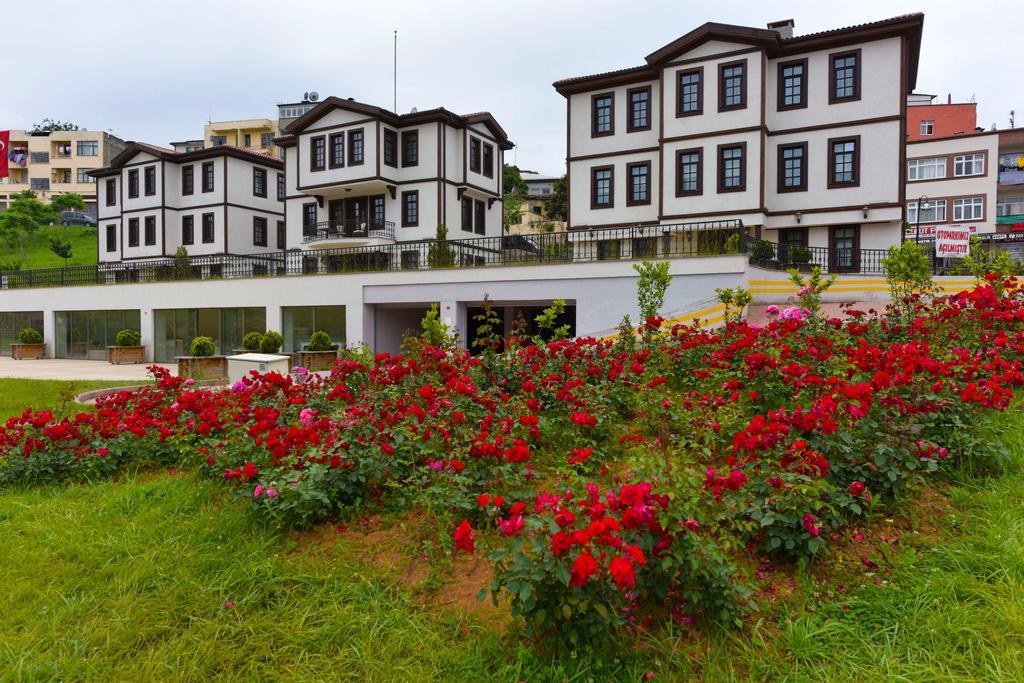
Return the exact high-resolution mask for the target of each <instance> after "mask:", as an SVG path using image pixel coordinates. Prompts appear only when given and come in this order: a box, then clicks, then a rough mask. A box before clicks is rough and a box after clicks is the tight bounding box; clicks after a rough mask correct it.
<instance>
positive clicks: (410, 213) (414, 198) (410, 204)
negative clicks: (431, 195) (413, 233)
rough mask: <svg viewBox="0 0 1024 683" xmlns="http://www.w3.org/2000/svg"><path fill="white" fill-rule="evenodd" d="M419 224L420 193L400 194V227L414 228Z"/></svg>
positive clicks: (416, 191)
mask: <svg viewBox="0 0 1024 683" xmlns="http://www.w3.org/2000/svg"><path fill="white" fill-rule="evenodd" d="M419 224H420V193H419V191H418V190H412V191H410V192H403V193H402V227H403V228H414V227H416V226H417V225H419Z"/></svg>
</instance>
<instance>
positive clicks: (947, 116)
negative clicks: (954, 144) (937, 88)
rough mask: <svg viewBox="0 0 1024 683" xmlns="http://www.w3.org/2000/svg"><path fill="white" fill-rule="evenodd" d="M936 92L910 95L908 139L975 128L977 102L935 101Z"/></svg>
mask: <svg viewBox="0 0 1024 683" xmlns="http://www.w3.org/2000/svg"><path fill="white" fill-rule="evenodd" d="M934 100H935V95H925V94H921V93H914V94H912V95H909V96H908V97H907V140H910V141H915V140H931V139H935V138H945V137H952V136H954V135H967V134H970V133H974V132H976V128H977V125H978V123H977V122H978V105H977V103H975V102H953V98H952V96H949V97H947V98H946V103H945V104H935V101H934Z"/></svg>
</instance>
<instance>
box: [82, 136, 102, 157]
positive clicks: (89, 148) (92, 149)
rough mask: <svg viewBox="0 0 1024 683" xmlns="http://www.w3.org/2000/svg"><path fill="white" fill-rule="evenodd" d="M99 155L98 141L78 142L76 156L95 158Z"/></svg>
mask: <svg viewBox="0 0 1024 683" xmlns="http://www.w3.org/2000/svg"><path fill="white" fill-rule="evenodd" d="M99 154H100V143H99V141H98V140H79V141H78V156H80V157H95V156H99Z"/></svg>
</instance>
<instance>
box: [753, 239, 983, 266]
mask: <svg viewBox="0 0 1024 683" xmlns="http://www.w3.org/2000/svg"><path fill="white" fill-rule="evenodd" d="M983 239H984V238H983ZM921 247H922V249H923V250H924V253H925V256H926V258H928V260H929V261H930V262H931V266H932V273H934V274H936V275H941V274H943V273H947V272H950V271H952V270H953V269H954V268H955V267H956V265H957V264H958V263H959V262H960V259H953V258H950V259H945V258H938V259H937V258H935V251H934V247H933V243H932V242H922V243H921ZM747 251H748V252H749V253H750V264H751V265H753V266H757V267H759V268H768V269H771V270H789V269H790V268H796V269H797V270H801V271H810V269H811V268H813V267H814V266H818V267H819V268H821V270H822V271H823V272H826V273H859V274H862V275H885V265H884V264H883V263H882V260H883V259H885V258H886V257H887V256H888V255H889V250H888V249H851V248H843V247H801V246H797V245H788V244H778V243H776V242H766V241H764V240H753V239H751V240H749V243H748V248H747Z"/></svg>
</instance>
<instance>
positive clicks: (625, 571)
mask: <svg viewBox="0 0 1024 683" xmlns="http://www.w3.org/2000/svg"><path fill="white" fill-rule="evenodd" d="M608 572H609V573H610V574H611V575H612V578H614V579H615V585H616V586H618V587H619V588H620V589H621V590H629V589H630V588H632V587H633V586H635V585H636V571H635V570H634V569H633V563H632V562H630V561H629V560H627V559H626V558H624V557H621V556H616V557H615V558H614V559H613V560H612V561H611V564H609V565H608Z"/></svg>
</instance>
